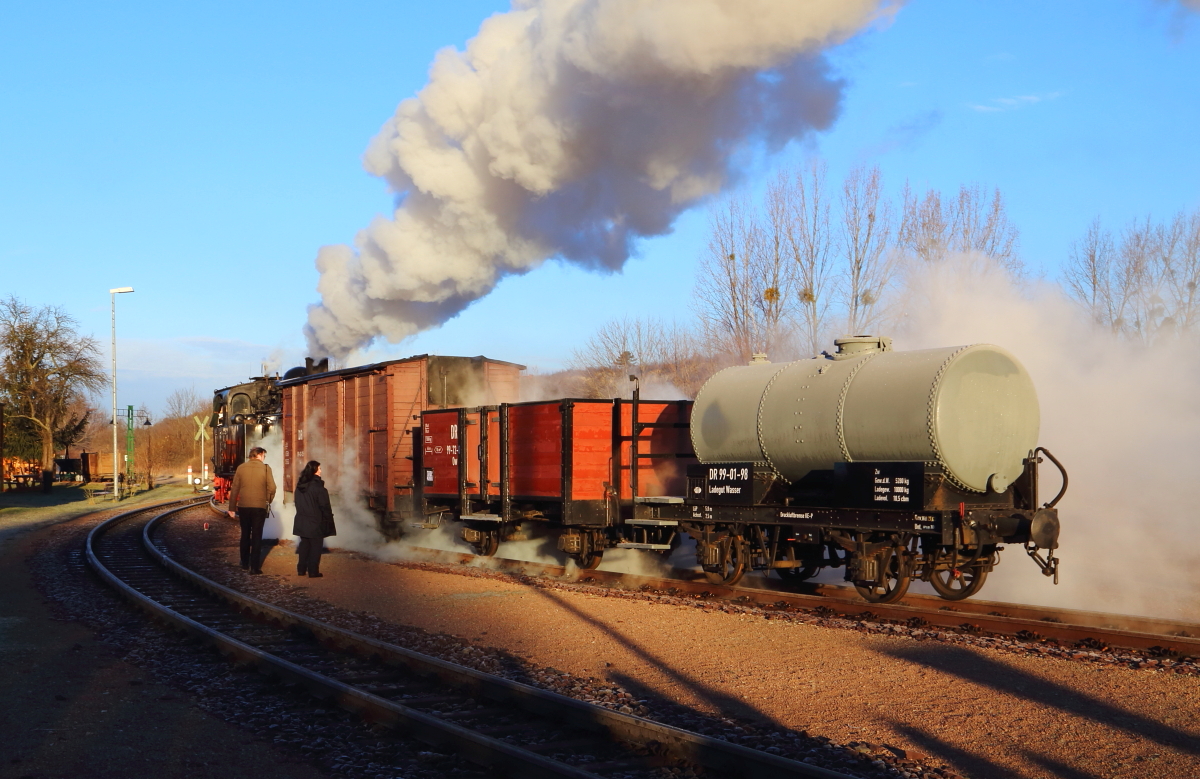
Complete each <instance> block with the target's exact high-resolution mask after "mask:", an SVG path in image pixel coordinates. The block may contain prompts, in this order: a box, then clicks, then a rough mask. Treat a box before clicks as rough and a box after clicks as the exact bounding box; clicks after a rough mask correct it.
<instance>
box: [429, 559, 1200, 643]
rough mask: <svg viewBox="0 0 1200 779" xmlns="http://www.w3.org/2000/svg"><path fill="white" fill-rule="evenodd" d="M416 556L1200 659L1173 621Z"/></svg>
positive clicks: (1188, 628) (1193, 637) (1183, 625)
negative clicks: (873, 599)
mask: <svg viewBox="0 0 1200 779" xmlns="http://www.w3.org/2000/svg"><path fill="white" fill-rule="evenodd" d="M414 552H415V553H416V554H417V555H419V556H418V557H417V558H416V559H417V560H420V561H425V562H431V563H446V564H481V565H486V566H488V567H490V568H491V569H493V570H497V571H501V572H507V573H514V574H524V575H528V576H545V577H549V578H553V579H560V580H567V581H573V582H583V583H588V584H595V585H599V586H608V587H621V588H624V589H627V590H645V591H652V592H659V593H665V594H670V595H679V596H693V597H702V598H712V599H718V600H726V601H732V602H735V603H737V604H739V605H756V606H763V607H767V608H781V607H786V608H796V609H824V610H826V611H828V612H831V613H834V614H838V615H843V616H847V617H862V618H866V619H873V620H891V621H896V622H904V623H907V624H910V625H927V626H931V627H941V628H950V629H958V630H965V631H967V632H971V633H979V632H987V633H995V634H999V635H1005V636H1013V637H1016V638H1021V639H1035V640H1036V639H1043V638H1044V639H1054V640H1056V641H1061V642H1069V643H1072V644H1080V645H1082V646H1109V647H1119V648H1123V649H1134V650H1142V651H1150V652H1154V653H1159V654H1164V655H1165V654H1170V653H1174V654H1175V655H1179V656H1190V657H1200V625H1196V624H1191V623H1187V622H1179V621H1176V620H1167V619H1154V618H1149V617H1138V616H1131V615H1123V614H1106V613H1102V612H1092V611H1078V610H1071V609H1061V608H1049V607H1041V606H1026V605H1022V604H1016V603H1000V602H995V601H981V600H967V601H952V602H951V601H946V600H943V599H941V598H938V597H934V596H929V595H918V594H909V595H906V596H905V597H904V599H903V600H902V601H901V602H899V603H891V604H884V603H867V602H865V601H863V600H861V599H860V598H858V596H857V595H856V594H854V591H853V589H851V588H847V587H838V586H834V585H827V584H804V585H800V586H801V587H803V588H804V589H803V591H795V590H784V589H782V588H780V589H774V588H768V587H746V586H740V587H724V586H719V585H714V584H710V583H708V582H706V581H703V580H700V581H696V580H693V579H689V578H688V576H697V574H694V573H692V572H690V571H678V572H677V573H678V575H677V576H675V577H657V576H639V575H634V574H623V573H616V572H612V571H601V570H580V569H578V568H575V567H573V566H572V567H565V566H559V565H546V564H542V563H532V562H527V561H524V560H511V559H506V558H499V557H488V558H481V557H479V556H477V555H472V554H467V553H462V552H446V551H441V550H437V549H425V548H417V549H415V550H414Z"/></svg>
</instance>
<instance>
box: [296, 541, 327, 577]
mask: <svg viewBox="0 0 1200 779" xmlns="http://www.w3.org/2000/svg"><path fill="white" fill-rule="evenodd" d="M324 544H325V539H323V538H301V539H300V546H298V547H297V548H296V554H297V555H298V556H299V559H298V560H296V572H297V573H299V574H300V575H301V576H303V575H304V574H308V575H309V576H312V575H313V574H315V573H320V572H321V547H322V546H324Z"/></svg>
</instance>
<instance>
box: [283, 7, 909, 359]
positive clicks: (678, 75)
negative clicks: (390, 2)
mask: <svg viewBox="0 0 1200 779" xmlns="http://www.w3.org/2000/svg"><path fill="white" fill-rule="evenodd" d="M898 5H899V0H809V1H808V2H805V3H802V4H801V3H796V2H794V1H793V0H515V2H514V6H513V10H511V11H509V12H508V13H502V14H496V15H494V16H492V17H491V18H489V19H488V20H486V21H485V22H484V23H483V25H482V26H481V27H480V30H479V34H478V35H477V36H476V37H475V38H474V39H473V40H472V41H470V43H469V44H468V46H467V48H466V51H464V52H460V51H456V50H453V49H444V50H442V51H441V52H439V53H438V54H437V56H436V58H435V60H434V63H433V65H432V67H431V68H430V77H429V83H428V84H427V85H426V86H425V87H424V88H423V89H422V90H421V91H420V93H419V94H418V95H417V96H416V97H415V98H411V99H408V100H405V101H404V102H402V103H401V104H400V106H399V107H398V108H397V110H396V114H395V116H393V117H392V119H390V120H389V121H388V122H387V124H386V125H385V126H384V128H383V129H382V131H381V132H380V133H379V135H378V136H377V137H376V138H375V139H374V140H373V141H372V142H371V145H370V147H369V149H368V151H367V153H366V156H365V166H366V169H367V170H368V171H369V172H370V173H372V174H374V175H377V176H380V177H383V178H385V179H386V180H387V181H388V182H389V184H390V185H391V186H392V188H393V189H394V190H395V192H396V193H397V201H398V205H397V208H396V211H395V213H394V215H393V217H392V219H390V220H388V219H383V218H378V219H376V220H375V221H374V222H372V223H371V225H370V226H369V227H367V228H366V229H365V230H363V231H362V232H361V233H360V234H359V235H358V237H357V239H356V245H355V247H354V248H351V247H349V246H345V245H339V246H327V247H324V248H323V249H321V251H320V253H319V254H318V256H317V260H316V264H317V269H318V270H319V271H320V273H321V278H320V281H319V283H318V291H319V292H320V294H321V303H320V304H319V305H316V306H313V307H311V308H310V309H309V319H308V325H307V327H306V334H307V337H308V340H309V348H310V351H311V352H312V353H313V354H332V355H334V356H342V355H345V354H346V353H348V352H349V351H350V350H352V349H355V348H359V347H363V346H365V345H367V344H369V343H370V342H371V341H372V340H373V339H374V338H376V337H377V336H383V337H385V338H387V339H388V340H389V341H392V342H398V341H401V340H402V339H404V338H407V337H409V336H411V335H413V334H415V333H417V332H419V331H421V330H424V329H427V328H430V327H435V326H437V325H439V324H441V323H442V322H445V321H446V320H448V319H449V318H451V317H453V316H455V315H456V314H458V313H459V312H461V311H462V310H463V309H464V308H466V307H467V306H468V305H470V304H471V302H473V301H474V300H477V299H479V298H480V297H482V296H484V295H486V294H487V293H488V292H490V291H491V290H492V289H493V288H494V287H495V285H496V284H497V282H498V281H499V280H500V279H501V278H502V277H504V276H506V275H511V274H519V273H524V272H526V271H528V270H530V269H532V268H535V267H536V266H537V265H539V264H540V263H541V262H543V261H544V260H546V259H548V258H550V257H561V258H563V259H566V260H569V261H571V262H576V263H579V264H582V265H585V266H588V267H593V268H596V269H607V270H617V269H619V268H620V267H621V266H622V265H623V264H624V262H625V260H626V259H627V258H628V256H629V254H630V251H631V244H632V241H633V240H634V239H635V238H637V237H639V236H649V235H660V234H663V233H665V232H667V231H668V230H669V229H670V227H671V223H672V221H673V220H674V219H675V217H676V216H677V215H679V213H681V212H682V211H683V210H685V209H686V208H688V207H689V206H691V205H693V204H695V203H696V202H697V201H698V200H700V199H701V198H704V197H706V196H708V195H711V194H713V193H715V192H718V191H720V190H721V189H722V188H724V187H726V186H727V185H729V184H730V183H731V182H732V181H733V180H734V179H736V171H735V169H734V166H735V161H736V159H737V156H738V153H739V152H740V151H744V150H746V149H747V148H750V147H751V146H752V145H754V144H757V143H765V144H766V146H767V148H768V149H777V148H779V147H780V146H782V145H783V144H785V143H786V142H788V141H791V140H793V139H797V138H802V137H804V136H805V135H807V134H809V133H811V132H812V131H814V130H820V129H823V128H826V127H828V126H829V125H830V124H831V123H832V122H833V120H834V118H835V117H836V115H837V112H838V109H839V103H840V99H841V92H842V87H843V83H842V82H841V81H840V80H839V79H837V78H836V77H834V76H833V75H831V73H830V69H829V66H828V64H827V62H826V61H825V59H824V58H823V56H822V52H823V51H825V50H826V49H828V48H829V47H831V46H833V45H835V44H838V43H840V42H842V41H844V40H846V39H847V38H849V37H850V36H852V35H854V34H855V33H856V32H858V31H860V30H862V29H863V28H864V27H865V26H867V25H869V24H871V23H873V22H877V21H880V20H886V19H887V18H889V17H890V15H891V14H892V13H893V12H894V11H895V9H896V8H897V7H898Z"/></svg>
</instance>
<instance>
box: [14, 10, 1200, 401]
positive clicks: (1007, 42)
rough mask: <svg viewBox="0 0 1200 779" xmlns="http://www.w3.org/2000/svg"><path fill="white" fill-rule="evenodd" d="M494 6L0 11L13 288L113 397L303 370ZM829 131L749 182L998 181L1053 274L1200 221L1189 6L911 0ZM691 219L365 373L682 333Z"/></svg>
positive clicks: (867, 53)
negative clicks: (306, 340)
mask: <svg viewBox="0 0 1200 779" xmlns="http://www.w3.org/2000/svg"><path fill="white" fill-rule="evenodd" d="M507 7H508V6H507V3H504V2H482V1H481V0H458V2H455V3H440V4H431V3H417V2H392V3H381V2H360V3H355V4H335V3H328V2H293V3H287V4H284V3H274V2H264V3H258V4H253V5H252V6H249V7H248V6H247V4H242V3H230V2H213V3H206V4H203V5H192V6H187V5H184V6H178V7H175V6H171V5H170V4H167V5H163V4H151V3H148V2H110V3H104V4H93V3H79V2H39V3H32V2H27V1H25V0H16V1H14V2H8V3H5V4H4V5H3V6H2V7H0V41H2V44H0V181H2V182H3V186H0V294H5V295H7V294H16V295H17V296H19V297H21V298H23V299H25V300H26V301H27V302H29V303H32V304H35V305H43V304H54V305H61V306H63V307H64V308H66V309H67V310H68V311H69V312H70V313H72V314H73V315H75V316H76V317H77V318H78V319H79V320H80V321H81V324H82V328H83V330H84V331H85V332H89V333H93V334H94V335H96V337H97V338H98V339H99V340H100V341H101V342H102V344H104V345H105V349H106V351H105V356H106V358H107V342H108V337H109V319H108V316H109V308H108V306H109V298H108V294H107V290H108V289H109V288H110V287H115V286H123V285H130V286H133V287H135V288H136V289H137V292H136V293H134V294H133V295H124V296H122V297H121V299H120V300H119V302H118V325H119V338H120V345H119V347H118V354H119V357H120V364H121V371H120V373H119V376H120V380H121V382H122V389H121V401H120V402H121V404H122V405H125V404H127V403H132V404H135V405H140V404H143V403H144V404H146V405H148V406H149V407H150V408H151V409H155V410H157V409H160V408H161V407H162V401H163V399H164V398H165V397H166V395H167V394H168V393H169V392H171V391H172V390H173V389H175V388H177V387H181V386H192V385H194V386H195V387H196V389H197V390H198V391H200V392H201V393H207V392H208V391H209V390H210V389H212V388H213V387H214V386H220V385H224V384H229V383H233V382H235V381H238V380H241V379H242V378H244V377H245V376H248V375H251V374H252V373H254V372H256V370H257V368H258V365H259V362H260V361H261V360H262V359H264V358H270V357H275V358H278V359H280V360H282V362H283V364H284V365H285V367H286V366H288V365H292V364H295V363H296V362H298V361H300V360H301V359H302V358H303V356H304V344H303V339H302V337H301V333H300V329H301V327H302V326H303V324H304V321H305V313H306V306H307V305H308V304H310V303H312V302H315V300H316V293H315V285H316V280H317V274H316V271H315V269H314V268H313V258H314V257H315V255H316V252H317V249H318V248H319V247H320V246H322V245H325V244H332V243H348V242H352V241H353V238H354V235H355V233H356V232H357V231H358V230H360V229H362V228H363V227H365V226H366V225H367V224H368V222H369V221H370V220H371V219H372V218H373V217H374V216H376V215H379V214H387V213H389V212H390V210H391V196H390V194H389V193H388V191H387V189H386V187H385V185H384V184H383V183H382V182H381V181H379V180H377V179H374V178H372V177H371V176H369V175H368V174H366V173H365V172H364V171H363V170H362V166H361V162H360V158H361V155H362V153H363V151H364V149H365V148H366V146H367V143H368V141H369V140H370V139H371V137H372V136H373V135H374V134H375V133H376V132H377V130H378V129H379V127H380V126H381V125H382V123H383V122H384V121H385V120H386V119H387V118H388V117H389V116H391V114H392V112H393V111H394V110H395V107H396V104H397V103H398V102H399V101H400V100H402V99H404V98H406V97H409V96H411V95H413V94H414V93H415V92H416V91H417V90H418V89H419V88H420V87H421V86H422V85H423V84H424V83H425V80H426V72H427V69H428V66H429V64H430V62H431V61H432V57H433V55H434V53H435V52H436V51H437V50H438V49H440V48H442V47H445V46H456V47H462V46H463V45H464V43H465V42H466V41H467V40H468V39H469V38H470V37H472V35H474V33H475V32H476V31H477V29H478V27H479V23H480V22H481V21H482V20H483V19H484V18H486V17H487V16H488V15H489V14H492V13H496V12H502V11H504V10H507ZM831 57H832V59H833V61H834V63H835V64H836V67H837V69H838V71H839V72H840V73H841V74H842V75H843V76H844V77H845V78H846V79H847V81H848V87H847V89H846V93H845V99H844V104H843V108H842V113H841V117H840V119H839V120H838V121H837V122H836V124H835V125H834V126H833V127H832V128H831V129H830V130H829V131H828V132H826V133H823V134H822V135H820V136H818V137H817V138H816V139H815V141H814V142H813V143H811V144H808V145H806V146H803V147H792V148H789V149H787V150H785V151H784V152H783V153H782V154H781V155H778V156H776V157H769V158H768V157H760V158H759V159H757V160H755V161H754V162H753V163H750V164H749V165H748V167H747V169H746V171H745V178H744V186H746V187H749V188H751V189H753V188H754V187H755V186H756V185H758V184H760V183H761V182H762V181H763V180H765V179H766V178H767V177H769V176H770V175H771V173H772V172H773V171H774V170H775V169H776V168H777V167H778V166H780V165H784V164H787V163H789V162H793V161H796V160H799V159H801V158H803V156H804V155H807V154H812V153H817V154H820V155H822V156H823V157H825V158H826V159H827V160H828V161H829V164H830V168H831V172H832V173H833V174H834V175H835V176H837V175H840V174H842V173H844V172H845V171H846V170H848V169H849V168H850V167H852V166H853V165H856V164H860V163H868V164H873V163H878V164H879V165H880V166H881V168H882V170H883V173H884V176H885V181H886V183H887V184H888V185H889V186H890V187H892V188H894V189H899V187H900V186H901V185H902V184H903V182H904V181H906V180H908V181H911V182H912V184H913V185H914V187H916V188H918V189H922V188H924V187H927V186H932V187H937V188H940V189H943V190H954V189H957V187H958V186H959V185H960V184H962V183H981V184H985V185H988V186H998V187H999V188H1000V189H1001V191H1002V192H1003V193H1004V195H1005V197H1006V199H1007V200H1008V203H1009V207H1010V214H1011V216H1012V218H1013V220H1014V221H1015V223H1016V224H1017V225H1018V227H1019V228H1020V230H1021V235H1022V238H1021V247H1022V254H1023V256H1024V258H1025V260H1026V261H1027V262H1028V263H1029V264H1030V265H1031V266H1032V267H1034V268H1036V269H1038V270H1040V271H1042V272H1044V273H1045V274H1047V275H1048V276H1051V277H1054V276H1056V275H1057V273H1058V267H1059V264H1060V263H1061V262H1062V260H1063V259H1064V257H1065V256H1066V255H1067V252H1068V251H1069V247H1070V244H1071V242H1072V241H1073V240H1074V239H1076V238H1078V237H1079V236H1080V235H1081V234H1082V233H1083V232H1084V230H1085V229H1086V228H1087V225H1088V223H1089V222H1090V221H1091V220H1092V219H1093V218H1095V217H1097V216H1099V217H1101V218H1102V219H1103V220H1104V221H1105V222H1106V223H1107V224H1108V225H1110V226H1112V227H1119V226H1121V225H1122V224H1124V223H1126V222H1128V221H1130V220H1131V219H1134V218H1136V217H1139V216H1145V215H1147V214H1149V215H1153V216H1156V217H1166V216H1169V215H1171V214H1174V213H1175V212H1177V211H1180V210H1192V209H1196V208H1200V148H1198V146H1200V144H1197V138H1198V137H1200V16H1198V15H1195V14H1190V13H1188V12H1186V11H1184V10H1182V6H1179V5H1177V4H1172V3H1165V2H1156V0H1129V1H1128V2H1117V1H1116V0H1113V1H1111V2H1091V3H1083V2H1068V1H1065V0H1060V1H1057V2H1053V3H1045V2H1016V1H1011V2H982V1H978V0H954V1H953V2H952V1H951V0H913V2H910V3H908V4H907V5H906V6H905V7H904V8H903V9H902V10H901V11H900V12H899V14H898V15H897V16H896V18H895V21H894V23H893V24H891V25H890V26H889V27H887V28H884V29H879V30H874V31H871V32H868V33H866V34H864V35H861V36H860V37H858V38H856V39H854V40H852V41H850V42H849V43H847V44H845V45H843V46H842V47H840V48H839V49H837V50H835V51H834V52H833V53H832V55H831ZM705 239H706V235H705V213H704V211H703V208H701V209H699V210H697V211H693V212H689V213H687V214H685V215H684V216H682V217H681V218H680V219H679V220H678V221H677V222H676V225H675V229H674V231H673V233H672V234H670V235H667V236H663V237H660V238H655V239H651V240H646V241H643V242H642V243H641V244H640V245H639V250H638V256H637V257H635V258H633V259H632V260H630V262H629V263H628V264H627V266H626V269H625V271H624V272H623V273H620V274H616V275H611V276H599V275H595V274H591V273H588V272H585V271H582V270H580V269H578V268H575V267H570V266H564V265H561V264H558V263H555V262H550V263H548V264H546V265H545V266H543V267H542V268H540V269H538V270H537V271H535V272H533V273H530V274H528V275H527V276H524V277H520V278H510V279H508V280H506V281H505V282H503V283H502V284H501V285H500V287H499V288H498V289H497V290H496V292H495V293H493V294H492V295H491V296H490V297H488V298H486V299H484V300H483V301H481V302H480V303H478V304H476V305H475V306H474V307H472V308H471V309H469V310H468V311H467V312H466V313H465V314H463V315H462V316H460V317H459V318H457V319H455V320H453V321H451V322H450V323H448V324H447V325H446V326H444V327H443V328H441V329H440V330H437V331H433V332H429V333H425V334H422V335H420V336H418V337H417V338H415V339H413V340H412V341H409V342H406V343H403V344H400V345H396V346H382V347H380V348H379V349H377V350H376V352H375V354H373V356H375V357H378V358H383V357H386V356H402V355H406V354H413V353H421V352H435V353H442V354H471V355H474V354H481V353H482V354H487V355H489V356H493V357H497V358H500V359H508V360H513V361H517V362H522V363H525V364H528V365H531V366H537V367H539V368H541V369H543V370H553V369H556V368H558V367H561V366H562V364H563V363H564V362H565V361H566V360H567V359H568V358H569V355H570V352H571V349H572V348H573V347H575V346H576V345H578V344H579V343H580V342H582V341H583V340H585V339H586V338H587V337H588V336H589V335H590V334H591V333H592V332H593V331H594V330H595V329H596V328H597V327H598V326H599V325H600V324H602V323H603V322H604V321H606V320H607V319H610V318H612V317H614V316H620V315H623V314H635V315H650V314H655V315H660V316H664V317H666V318H672V317H675V318H680V319H685V318H687V317H688V316H689V298H690V295H691V286H692V277H693V272H694V267H695V263H696V261H697V259H698V258H699V257H700V256H701V253H702V251H703V248H704V244H705Z"/></svg>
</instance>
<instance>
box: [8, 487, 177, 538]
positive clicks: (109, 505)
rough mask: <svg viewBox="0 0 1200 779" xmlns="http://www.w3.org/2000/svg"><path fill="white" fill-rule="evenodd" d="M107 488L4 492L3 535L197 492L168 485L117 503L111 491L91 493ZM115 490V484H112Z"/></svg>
mask: <svg viewBox="0 0 1200 779" xmlns="http://www.w3.org/2000/svg"><path fill="white" fill-rule="evenodd" d="M93 489H103V485H98V484H89V485H82V484H56V485H55V486H54V489H53V490H52V491H51V492H50V493H48V494H47V493H45V492H42V491H41V490H19V491H12V492H3V493H0V538H4V537H6V536H9V535H12V534H14V533H17V532H20V531H22V530H28V529H32V528H35V527H41V526H43V525H50V524H53V523H55V522H62V521H63V520H67V519H74V518H75V517H80V516H83V515H84V514H90V513H91V512H93V511H104V510H107V509H122V508H125V507H130V508H132V507H134V506H137V505H140V504H145V503H155V502H158V501H164V500H178V499H180V498H186V497H189V496H191V495H192V494H193V492H192V488H191V487H190V486H188V485H186V484H168V485H163V486H160V487H155V488H154V489H152V490H144V491H142V492H138V493H135V494H134V495H133V496H131V497H128V498H126V499H125V500H122V501H120V502H116V503H114V502H113V500H112V495H111V494H104V493H94V496H93V498H91V499H89V498H88V492H89V491H90V490H93ZM110 489H111V487H110Z"/></svg>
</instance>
